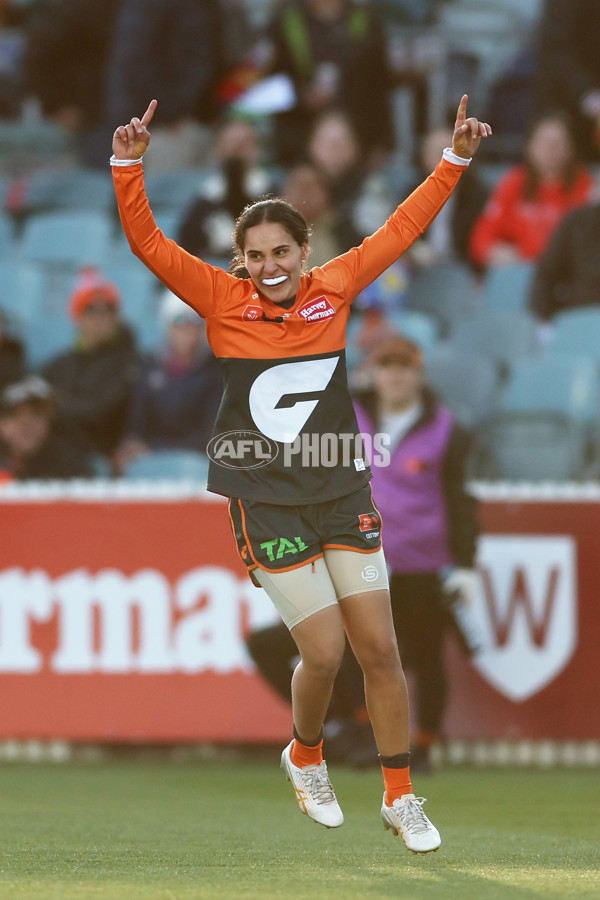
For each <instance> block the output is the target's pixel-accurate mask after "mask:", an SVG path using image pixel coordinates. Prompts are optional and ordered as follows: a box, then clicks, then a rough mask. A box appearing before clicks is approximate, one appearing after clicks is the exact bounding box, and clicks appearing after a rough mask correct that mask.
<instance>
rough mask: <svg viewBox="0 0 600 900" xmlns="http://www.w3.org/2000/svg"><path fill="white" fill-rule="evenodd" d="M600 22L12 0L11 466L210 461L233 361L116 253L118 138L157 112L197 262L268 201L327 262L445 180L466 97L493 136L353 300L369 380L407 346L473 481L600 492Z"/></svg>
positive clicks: (338, 4)
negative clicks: (421, 232)
mask: <svg viewBox="0 0 600 900" xmlns="http://www.w3.org/2000/svg"><path fill="white" fill-rule="evenodd" d="M599 25H600V0H529V2H519V3H517V2H515V0H485V2H481V3H479V4H477V5H474V4H473V3H469V2H467V0H370V2H359V0H281V2H278V0H254V2H252V0H28V2H26V0H2V2H1V3H0V185H1V190H2V198H3V212H2V216H1V220H0V472H2V477H3V478H6V479H13V478H14V479H28V478H64V477H94V476H99V475H100V476H103V477H115V476H116V477H119V476H131V477H135V474H134V473H135V472H136V471H139V472H140V473H143V472H148V471H151V469H150V468H148V469H144V467H143V466H142V465H141V462H142V461H143V460H148V458H149V457H151V456H153V457H154V458H158V457H161V458H162V459H163V460H164V461H165V468H164V469H163V470H162V471H164V472H165V473H168V472H169V469H168V465H169V461H171V462H172V464H173V465H174V466H175V468H174V469H173V470H172V471H175V472H176V471H185V472H188V473H190V472H194V473H196V472H200V473H201V472H202V471H203V469H202V464H203V461H204V460H205V452H206V446H207V443H208V440H209V439H210V434H211V426H212V422H213V421H214V417H215V414H216V410H217V408H218V405H219V402H220V393H221V376H220V371H219V368H218V365H217V364H216V362H215V361H214V359H213V357H212V355H211V354H210V351H209V349H208V346H207V343H206V337H205V333H204V326H203V323H202V321H201V320H200V319H199V318H198V317H197V316H196V315H195V313H193V312H192V311H191V310H190V309H189V308H188V307H186V306H185V304H183V303H181V301H179V300H178V299H177V298H176V297H174V296H173V295H171V294H169V292H168V291H165V289H164V287H163V286H162V285H160V284H159V283H158V282H156V280H155V279H152V278H151V277H149V275H148V273H147V272H145V271H144V272H142V270H141V269H140V267H139V264H138V263H137V261H136V260H134V259H133V257H131V256H130V254H129V253H128V250H127V248H126V246H125V244H124V240H123V237H122V234H121V232H120V227H119V223H118V221H117V219H116V213H115V209H114V203H113V202H112V194H111V186H110V173H109V171H108V157H109V155H110V142H111V136H112V132H113V131H114V128H115V127H116V126H117V125H119V124H122V123H124V122H127V121H129V119H130V118H131V116H132V115H136V114H138V115H140V114H141V113H142V112H143V110H144V109H145V108H146V106H147V103H148V101H149V100H150V99H151V98H152V97H156V98H157V99H158V101H159V103H158V109H157V112H156V116H155V119H154V121H153V124H152V144H151V149H150V152H149V153H148V156H147V158H146V160H145V163H144V165H145V170H146V176H147V189H148V194H149V197H150V202H151V206H152V208H153V211H154V213H155V215H156V218H157V221H158V222H159V225H160V226H161V227H162V228H163V230H164V231H165V232H166V233H167V234H168V235H169V236H170V237H173V238H174V239H176V240H177V241H178V242H179V243H180V244H181V245H182V246H184V247H185V248H186V249H187V250H188V251H189V252H191V253H193V254H196V255H199V256H201V257H202V258H204V259H206V260H207V261H209V262H212V263H213V264H215V265H219V266H223V267H224V268H226V267H227V265H228V262H229V256H230V253H231V246H232V244H231V234H232V231H233V226H234V222H235V219H236V217H237V215H238V214H239V213H240V212H241V210H242V209H243V208H244V206H245V205H246V204H247V203H248V202H250V201H252V200H254V199H257V198H259V197H261V196H264V195H265V194H268V193H278V194H281V195H282V196H284V197H285V198H286V199H288V200H289V201H290V202H291V203H293V204H294V205H296V206H297V207H298V208H299V209H300V210H301V211H302V212H303V214H304V215H305V217H306V218H307V220H308V222H309V223H310V226H311V230H312V238H311V246H312V255H311V257H310V260H309V263H310V265H312V266H318V265H321V264H322V263H323V262H325V261H326V260H328V259H331V258H332V257H334V256H336V255H338V254H340V253H343V252H344V251H345V250H347V249H349V248H350V247H352V246H355V245H356V244H357V243H359V242H360V241H361V240H362V239H363V238H364V237H365V236H366V235H368V234H370V233H372V232H373V231H374V230H376V229H377V228H378V227H379V225H380V224H382V222H383V221H384V220H385V218H386V217H387V216H388V215H389V213H390V212H391V211H392V209H394V208H395V206H396V205H397V204H398V203H399V202H401V201H402V199H403V198H404V197H406V196H407V195H408V193H410V191H411V190H412V189H413V188H414V187H415V186H416V185H417V184H418V183H419V182H420V181H421V180H422V179H423V178H424V177H426V176H427V174H428V173H429V172H431V171H432V169H433V168H434V167H435V165H436V164H437V162H438V161H439V159H440V156H441V151H442V149H443V148H444V147H446V146H448V145H449V144H450V143H451V134H452V126H453V116H454V113H455V110H456V106H457V103H458V100H459V99H460V95H461V94H462V93H463V92H467V93H469V95H470V108H471V109H472V112H473V114H476V115H477V116H478V117H479V118H481V119H485V120H487V121H489V122H490V124H491V125H492V128H493V129H494V137H493V139H492V140H490V141H489V142H486V147H485V148H482V152H481V155H480V156H478V157H477V159H476V161H475V162H474V163H473V165H472V166H470V167H469V169H468V170H467V171H466V172H465V174H464V175H463V177H462V179H461V181H460V183H459V186H458V188H457V190H456V191H455V193H454V195H453V196H452V197H451V199H450V201H449V202H448V203H447V204H446V206H445V207H444V209H443V210H442V211H441V213H440V214H439V216H438V217H437V218H436V220H435V221H434V223H433V224H432V226H431V227H430V229H429V230H428V232H427V233H426V235H425V236H424V237H423V238H422V239H420V240H419V241H417V242H416V243H415V244H414V246H413V247H412V248H411V250H410V251H409V252H408V253H407V254H405V256H404V257H403V258H402V259H401V260H400V261H399V262H398V263H397V264H396V265H395V266H393V267H392V268H391V269H390V270H388V271H387V272H385V273H384V274H383V275H382V276H381V277H380V278H379V279H378V280H377V281H376V282H375V283H374V284H373V285H371V286H370V287H369V288H368V289H367V290H366V291H364V292H363V294H361V295H360V296H359V297H358V298H357V301H356V304H355V310H354V313H353V316H352V318H351V322H350V328H349V342H348V350H347V356H348V363H349V370H350V374H351V379H352V382H353V387H354V389H355V390H356V392H357V393H359V392H361V391H364V390H365V389H368V388H369V385H370V383H371V381H372V379H373V372H372V370H371V368H370V366H369V359H370V358H371V355H372V349H373V347H374V346H375V345H376V344H377V342H378V341H380V340H381V339H382V338H383V337H386V336H389V334H390V333H393V332H397V333H399V334H403V335H405V336H407V337H408V338H410V339H411V340H412V341H414V342H415V343H416V344H418V345H419V346H420V347H421V350H422V352H423V358H424V370H425V373H426V376H427V379H428V382H429V387H430V388H431V389H432V390H433V391H435V392H436V393H437V395H438V396H439V398H440V399H441V401H442V402H443V403H445V404H446V405H447V406H448V407H449V408H450V409H451V410H452V412H453V413H454V414H455V415H456V416H457V418H458V419H459V420H460V421H461V422H462V424H463V425H464V426H465V427H466V428H468V429H470V430H471V431H472V432H473V434H474V437H475V439H474V441H473V451H472V455H471V462H470V466H471V469H470V471H471V473H472V475H473V476H474V477H481V478H510V479H512V478H524V479H536V478H550V479H555V478H586V477H598V473H599V472H600V461H599V460H600V449H599V448H600V428H598V423H599V422H600V415H599V414H598V413H599V412H600V405H599V404H600V351H599V350H598V347H599V346H600V343H599V342H598V340H597V335H598V336H600V306H599V302H600V292H599V291H598V290H597V286H600V284H599V282H600V254H599V253H598V249H597V248H598V246H600V244H599V243H598V240H597V232H600V206H599V205H598V200H597V186H598V175H599V165H598V164H599V163H600V57H599V56H598V54H597V53H596V52H595V46H594V43H595V35H596V34H597V33H598V26H599ZM465 47H467V48H468V50H465ZM69 215H72V216H73V218H72V220H69V218H68V217H69ZM94 217H95V218H94ZM92 218H94V222H93V223H92ZM69 222H71V224H69ZM92 224H93V228H92ZM69 227H70V228H71V230H70V231H69ZM88 227H89V229H90V231H89V234H88V232H87V231H86V229H88ZM63 229H64V231H63ZM86 239H87V244H86V243H85V240H86ZM549 447H552V449H553V453H548V452H547V451H548V448H549ZM194 460H197V462H198V468H194ZM177 465H179V466H180V467H181V468H180V469H177V468H176V467H177ZM136 466H137V467H139V468H136ZM156 471H160V468H158V469H157V470H156ZM140 477H141V475H140Z"/></svg>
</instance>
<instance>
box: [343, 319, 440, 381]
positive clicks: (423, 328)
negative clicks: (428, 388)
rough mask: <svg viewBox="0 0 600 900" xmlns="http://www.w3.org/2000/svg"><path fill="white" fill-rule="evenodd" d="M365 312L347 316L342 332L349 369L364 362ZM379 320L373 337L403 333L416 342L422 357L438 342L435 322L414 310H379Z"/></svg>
mask: <svg viewBox="0 0 600 900" xmlns="http://www.w3.org/2000/svg"><path fill="white" fill-rule="evenodd" d="M364 316H365V314H364V313H356V314H355V315H353V316H351V317H350V321H349V323H348V330H347V334H346V361H347V365H348V368H349V369H352V368H355V367H357V366H359V365H360V364H361V363H362V362H364V358H365V350H364V349H363V346H362V342H361V338H362V339H363V340H364V339H365V338H366V335H367V333H368V331H367V329H368V327H369V326H368V325H367V326H366V329H365V318H364ZM381 316H382V318H381V321H380V322H377V323H376V324H375V325H374V329H375V334H376V336H377V337H376V338H375V339H377V338H379V337H380V336H385V337H387V336H389V335H393V334H403V335H405V336H406V337H407V338H409V339H410V340H412V341H414V342H415V343H416V344H418V345H419V346H420V347H421V348H422V350H423V353H424V354H425V356H428V355H429V354H430V353H431V352H432V351H433V349H434V347H435V346H436V345H437V343H438V325H437V322H436V321H435V320H434V319H433V318H432V317H431V316H429V315H427V314H426V313H422V312H416V311H414V310H390V309H386V310H383V311H382V313H381Z"/></svg>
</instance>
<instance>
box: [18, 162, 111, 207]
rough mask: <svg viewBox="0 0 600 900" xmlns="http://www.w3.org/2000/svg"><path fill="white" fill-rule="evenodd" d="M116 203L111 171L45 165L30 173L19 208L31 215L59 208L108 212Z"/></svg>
mask: <svg viewBox="0 0 600 900" xmlns="http://www.w3.org/2000/svg"><path fill="white" fill-rule="evenodd" d="M115 207H116V203H115V196H114V189H113V185H112V179H111V177H110V173H109V172H106V173H105V172H98V171H95V170H93V169H66V170H65V169H54V170H47V169H42V170H39V171H36V172H34V173H33V174H32V175H31V176H30V178H29V180H28V182H27V185H26V190H25V194H24V197H23V200H22V204H21V207H20V210H21V212H22V214H24V215H25V216H29V215H32V214H37V213H40V212H44V211H49V210H58V209H71V210H88V211H89V210H96V211H99V212H109V211H110V210H112V209H113V208H115Z"/></svg>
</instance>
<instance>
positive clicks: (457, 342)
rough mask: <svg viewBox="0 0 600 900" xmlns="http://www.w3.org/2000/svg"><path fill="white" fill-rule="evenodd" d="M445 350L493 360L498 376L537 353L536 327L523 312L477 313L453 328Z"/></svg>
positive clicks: (490, 311) (481, 310) (480, 311)
mask: <svg viewBox="0 0 600 900" xmlns="http://www.w3.org/2000/svg"><path fill="white" fill-rule="evenodd" d="M448 346H449V347H451V348H452V351H453V352H454V353H459V354H460V353H465V354H467V355H468V356H472V355H474V354H475V355H477V356H484V357H485V358H486V359H491V360H494V361H495V363H496V364H497V365H498V367H499V369H500V371H502V372H503V371H505V370H506V368H508V367H510V366H511V365H512V364H513V362H515V361H516V360H519V359H524V358H528V357H529V358H533V357H535V356H536V355H537V354H539V352H540V348H539V343H538V339H537V324H536V322H535V320H534V318H533V316H531V315H529V313H527V312H525V310H488V309H480V310H478V311H477V312H476V313H473V314H472V315H470V316H467V317H466V318H464V319H462V320H461V321H460V322H457V323H456V324H455V326H454V327H453V329H452V331H451V332H450V335H449V337H448Z"/></svg>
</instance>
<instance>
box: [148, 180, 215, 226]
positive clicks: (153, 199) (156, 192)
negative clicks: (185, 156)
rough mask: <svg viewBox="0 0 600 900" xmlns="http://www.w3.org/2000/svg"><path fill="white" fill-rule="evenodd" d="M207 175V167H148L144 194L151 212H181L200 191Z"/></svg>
mask: <svg viewBox="0 0 600 900" xmlns="http://www.w3.org/2000/svg"><path fill="white" fill-rule="evenodd" d="M207 177H208V170H207V169H201V168H199V169H173V170H172V171H167V172H153V171H152V169H151V168H150V169H149V171H148V172H146V174H145V176H144V183H145V186H146V194H147V196H148V201H149V203H150V207H151V209H152V211H153V213H154V214H155V215H156V214H157V213H158V212H160V211H162V210H173V211H176V212H178V213H179V214H181V212H182V211H183V210H184V209H185V208H186V207H187V206H189V205H190V203H191V202H192V200H194V198H195V197H197V196H198V195H200V194H201V193H202V190H203V187H204V184H205V182H206V179H207Z"/></svg>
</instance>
